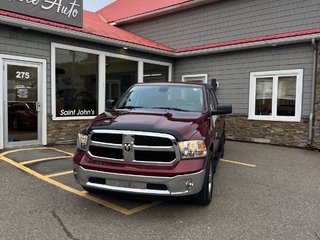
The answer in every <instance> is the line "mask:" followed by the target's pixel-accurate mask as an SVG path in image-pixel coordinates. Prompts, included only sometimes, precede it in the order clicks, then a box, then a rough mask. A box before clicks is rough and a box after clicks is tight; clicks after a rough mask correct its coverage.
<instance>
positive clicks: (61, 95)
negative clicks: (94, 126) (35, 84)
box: [56, 49, 99, 117]
mask: <svg viewBox="0 0 320 240" xmlns="http://www.w3.org/2000/svg"><path fill="white" fill-rule="evenodd" d="M98 63H99V57H98V55H94V54H89V53H84V52H76V51H71V50H64V49H56V117H84V116H95V115H97V114H98V90H97V89H98V72H99V70H98V65H99V64H98Z"/></svg>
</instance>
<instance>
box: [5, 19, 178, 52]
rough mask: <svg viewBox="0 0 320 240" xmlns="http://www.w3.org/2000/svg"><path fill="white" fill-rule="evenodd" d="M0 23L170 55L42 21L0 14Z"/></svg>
mask: <svg viewBox="0 0 320 240" xmlns="http://www.w3.org/2000/svg"><path fill="white" fill-rule="evenodd" d="M0 23H3V24H7V25H11V26H15V27H20V28H23V29H25V30H27V29H31V30H35V31H40V32H45V33H49V34H54V35H59V36H64V37H71V38H76V39H80V40H86V41H90V42H96V43H102V44H108V45H111V46H115V47H120V48H122V47H124V46H125V47H128V48H130V49H131V50H135V51H141V52H146V53H152V54H158V55H161V56H167V57H172V52H171V51H166V50H161V49H157V48H152V47H148V46H143V45H139V44H136V43H130V42H126V41H121V40H117V39H113V38H106V37H102V36H98V35H94V34H90V33H85V32H79V31H76V30H71V29H65V28H60V27H56V26H50V25H45V24H42V23H36V22H31V21H27V20H22V19H17V18H12V17H7V16H3V15H0Z"/></svg>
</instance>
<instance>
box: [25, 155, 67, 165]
mask: <svg viewBox="0 0 320 240" xmlns="http://www.w3.org/2000/svg"><path fill="white" fill-rule="evenodd" d="M64 158H72V157H71V156H59V157H48V158H39V159H33V160H28V161H25V162H21V163H20V164H22V165H28V164H32V163H38V162H45V161H53V160H59V159H64Z"/></svg>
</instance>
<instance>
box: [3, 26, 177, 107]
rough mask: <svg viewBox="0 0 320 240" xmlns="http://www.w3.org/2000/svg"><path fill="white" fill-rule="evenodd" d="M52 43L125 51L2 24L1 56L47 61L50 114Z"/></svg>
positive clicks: (144, 55) (142, 55) (153, 57)
mask: <svg viewBox="0 0 320 240" xmlns="http://www.w3.org/2000/svg"><path fill="white" fill-rule="evenodd" d="M51 43H60V44H66V45H71V46H77V47H83V48H88V49H92V50H99V51H105V52H111V53H117V54H123V49H121V48H115V47H111V46H107V45H101V44H97V43H90V42H85V41H81V40H76V39H71V38H66V37H63V36H57V35H51V34H46V33H41V32H36V31H32V30H24V29H22V28H16V27H10V26H6V25H1V24H0V54H8V55H12V56H22V57H30V58H39V59H45V60H46V61H47V103H48V113H51ZM126 55H129V56H132V57H138V58H144V59H149V60H156V61H163V62H172V61H173V60H172V59H170V58H166V57H161V56H157V55H152V54H147V53H140V52H136V51H130V50H128V51H127V54H126Z"/></svg>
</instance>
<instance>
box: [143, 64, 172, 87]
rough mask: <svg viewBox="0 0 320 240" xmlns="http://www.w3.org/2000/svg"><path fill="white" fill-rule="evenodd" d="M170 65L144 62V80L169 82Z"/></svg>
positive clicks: (148, 81) (147, 81) (146, 81)
mask: <svg viewBox="0 0 320 240" xmlns="http://www.w3.org/2000/svg"><path fill="white" fill-rule="evenodd" d="M168 76H169V67H168V66H161V65H156V64H150V63H144V64H143V82H145V83H151V82H168Z"/></svg>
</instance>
